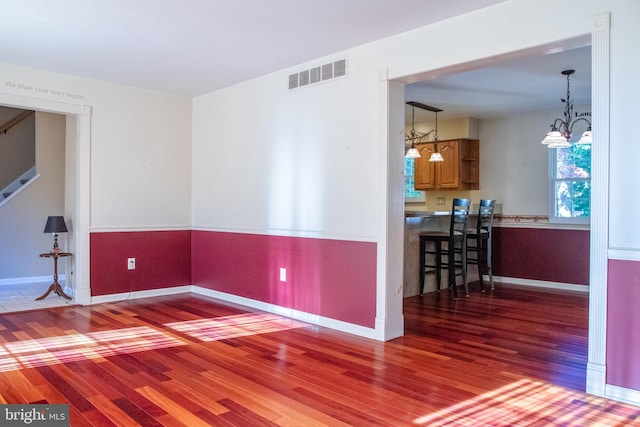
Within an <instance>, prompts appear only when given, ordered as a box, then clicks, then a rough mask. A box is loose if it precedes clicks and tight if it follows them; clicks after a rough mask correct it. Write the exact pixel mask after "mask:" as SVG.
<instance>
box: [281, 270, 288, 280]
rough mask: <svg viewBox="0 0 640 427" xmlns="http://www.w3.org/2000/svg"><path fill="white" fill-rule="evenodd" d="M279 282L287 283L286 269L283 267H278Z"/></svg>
mask: <svg viewBox="0 0 640 427" xmlns="http://www.w3.org/2000/svg"><path fill="white" fill-rule="evenodd" d="M280 281H281V282H286V281H287V269H286V268H284V267H280Z"/></svg>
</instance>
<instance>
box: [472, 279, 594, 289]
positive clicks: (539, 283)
mask: <svg viewBox="0 0 640 427" xmlns="http://www.w3.org/2000/svg"><path fill="white" fill-rule="evenodd" d="M483 277H485V278H486V281H488V280H489V277H488V276H483ZM493 281H494V282H496V283H511V284H513V285H522V286H535V287H538V288H549V289H558V290H564V291H577V292H589V286H588V285H579V284H573V283H561V282H546V281H544V280H533V279H519V278H517V277H502V276H493Z"/></svg>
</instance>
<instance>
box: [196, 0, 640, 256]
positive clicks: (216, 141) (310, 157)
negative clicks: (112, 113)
mask: <svg viewBox="0 0 640 427" xmlns="http://www.w3.org/2000/svg"><path fill="white" fill-rule="evenodd" d="M550 11H553V12H552V13H550ZM609 12H610V13H611V43H612V49H611V54H612V60H611V82H612V84H611V100H612V105H611V117H612V122H611V129H612V131H611V145H612V164H615V163H617V164H620V165H621V166H623V170H619V169H618V168H612V172H611V173H612V183H617V184H618V186H617V187H616V186H612V187H616V188H612V192H611V200H612V208H611V219H612V224H613V226H612V227H611V243H612V244H615V245H623V246H634V245H635V246H639V245H640V235H634V234H633V233H628V231H625V230H624V229H621V227H620V226H618V225H616V224H618V223H623V222H614V220H616V219H617V220H619V221H621V220H622V219H624V220H625V221H628V218H627V215H626V214H625V212H628V210H627V207H628V203H629V202H627V200H626V196H625V199H624V200H623V197H622V195H623V194H624V193H622V192H620V190H619V189H621V188H623V187H624V186H623V183H624V184H627V185H628V183H630V182H637V181H638V180H639V179H638V178H640V177H639V176H638V175H639V174H640V173H639V172H638V169H637V168H634V167H633V166H632V164H631V163H632V162H633V161H634V160H632V159H637V158H638V156H637V154H640V153H638V152H637V151H640V146H639V145H638V144H629V143H628V142H627V141H629V140H628V135H622V131H621V129H624V127H623V126H620V125H619V124H620V123H633V120H634V117H633V113H632V112H633V111H634V107H635V102H636V100H637V99H638V95H639V94H638V83H636V81H637V80H636V78H637V75H638V71H640V69H639V68H640V59H639V57H638V55H635V54H633V52H635V50H636V49H635V46H634V43H635V41H637V40H640V29H638V27H637V25H636V23H635V22H634V20H635V19H637V17H638V16H640V13H639V12H640V2H638V1H637V0H616V1H605V0H585V1H582V2H580V7H576V3H575V2H574V1H570V0H535V1H534V0H513V1H509V2H505V3H501V4H498V5H495V6H492V7H489V8H486V9H482V10H480V11H477V12H474V13H471V14H468V15H463V16H459V17H456V18H453V19H450V20H446V21H442V22H439V23H436V24H433V25H430V26H426V27H422V28H419V29H416V30H413V31H410V32H407V33H403V34H401V35H397V36H394V37H390V38H387V39H384V40H380V41H378V42H374V43H369V44H366V45H363V46H360V47H358V48H354V49H351V50H348V51H346V52H341V53H336V55H334V56H331V57H327V58H320V59H318V60H317V61H313V62H310V63H307V64H301V65H300V67H296V68H292V69H287V70H282V71H280V72H276V73H273V74H270V75H267V76H264V77H261V78H258V79H254V80H251V81H248V82H245V83H242V84H239V85H236V86H234V87H230V88H227V89H225V90H221V91H217V92H213V93H210V94H208V95H205V96H202V97H199V98H196V99H195V100H194V104H193V108H194V126H193V225H194V226H195V227H205V228H207V227H208V228H214V229H229V230H238V231H249V232H266V233H271V232H274V233H285V234H293V235H306V234H309V233H311V234H314V235H319V236H327V237H331V236H343V237H347V238H353V239H356V240H358V239H363V240H368V239H372V238H373V239H380V238H381V236H383V233H385V230H384V229H383V228H381V227H380V226H379V224H380V222H378V221H377V220H376V216H377V215H379V212H380V210H379V204H378V201H379V200H380V198H381V197H384V195H385V191H386V189H385V187H384V183H385V182H386V178H385V174H386V172H385V170H383V169H382V168H381V167H380V165H384V164H385V162H386V160H385V159H386V155H387V154H386V152H387V148H386V147H387V140H386V135H382V134H381V133H380V131H379V129H380V124H381V123H384V121H385V120H386V118H385V117H379V111H384V109H383V108H380V104H381V103H386V98H384V97H379V96H378V93H379V92H378V90H379V79H380V78H383V77H384V75H385V72H388V75H389V77H390V78H392V79H403V80H404V81H406V82H410V81H412V77H411V76H414V75H418V74H420V73H425V72H429V71H432V70H438V69H445V68H446V69H464V68H465V67H468V65H465V64H469V63H472V62H476V61H483V60H486V59H487V58H491V57H494V56H497V55H506V54H510V53H513V52H516V51H520V50H524V49H531V48H535V47H537V46H542V45H545V44H549V43H556V42H558V41H560V40H564V39H566V38H567V37H570V36H571V35H572V34H575V31H573V30H572V28H574V27H576V26H578V27H577V28H582V27H584V25H585V24H584V23H585V22H590V21H591V20H592V18H593V17H595V16H598V15H602V14H606V13H609ZM594 28H595V27H594ZM344 57H346V58H347V59H348V68H349V71H348V77H347V78H344V79H341V80H335V81H330V82H328V83H325V84H320V85H317V86H311V87H306V88H303V89H297V90H293V91H289V90H288V89H287V77H288V75H289V74H290V73H292V72H296V71H300V70H303V69H307V68H311V67H313V66H318V65H322V64H323V63H326V62H330V61H332V60H335V59H340V58H344ZM413 81H415V80H413ZM616 124H618V126H616ZM548 125H549V123H545V124H544V126H543V127H542V129H541V132H543V133H544V131H545V130H547V129H548ZM594 132H597V129H594ZM391 138H392V139H393V138H397V139H396V140H395V141H392V144H402V135H401V134H398V135H391ZM630 145H631V146H632V148H631V151H629V150H627V149H626V148H624V149H623V148H622V147H628V146H630ZM536 149H537V147H536ZM536 153H538V154H541V155H543V156H544V155H546V154H543V153H544V150H542V151H541V152H539V151H537V152H536ZM633 154H635V155H633ZM379 161H380V162H379ZM396 167H397V169H396ZM391 168H392V170H391V172H390V173H391V174H395V173H401V169H402V168H401V165H391ZM523 190H524V191H526V190H527V188H523ZM541 194H542V193H541ZM545 194H546V192H545ZM620 203H621V204H624V205H625V207H624V208H618V206H621V205H619V204H620ZM631 205H632V206H631V207H632V208H633V209H632V210H638V209H640V206H636V205H640V201H636V200H633V201H631ZM519 209H520V208H515V207H514V210H513V212H518V210H519ZM538 209H539V208H538V207H536V208H535V212H537V211H538ZM523 210H527V211H529V212H527V213H530V212H531V213H533V211H532V209H530V207H526V208H523ZM543 210H544V211H545V212H544V213H546V204H545V209H543ZM541 213H542V212H541ZM633 228H634V229H636V230H640V227H633ZM638 233H640V231H638Z"/></svg>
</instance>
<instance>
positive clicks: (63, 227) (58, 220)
mask: <svg viewBox="0 0 640 427" xmlns="http://www.w3.org/2000/svg"><path fill="white" fill-rule="evenodd" d="M44 232H45V233H66V232H67V224H65V223H64V217H62V216H50V217H49V218H47V224H46V225H45V226H44Z"/></svg>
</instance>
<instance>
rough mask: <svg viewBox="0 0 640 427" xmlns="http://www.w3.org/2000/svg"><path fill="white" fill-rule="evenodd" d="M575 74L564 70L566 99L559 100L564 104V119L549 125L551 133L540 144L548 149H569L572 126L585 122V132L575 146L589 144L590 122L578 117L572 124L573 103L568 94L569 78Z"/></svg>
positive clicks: (556, 120) (573, 71)
mask: <svg viewBox="0 0 640 427" xmlns="http://www.w3.org/2000/svg"><path fill="white" fill-rule="evenodd" d="M573 73H575V70H564V71H563V72H562V74H563V75H565V76H567V97H566V99H565V98H560V100H561V101H562V102H563V103H564V119H560V118H557V119H555V120H554V121H553V123H552V124H551V131H550V132H549V133H547V136H546V137H545V138H544V139H543V140H542V143H543V144H545V145H547V147H549V148H567V147H570V146H571V144H570V143H569V138H570V137H571V133H572V132H573V126H574V125H575V124H576V123H578V122H580V121H585V122H587V130H586V131H585V132H584V133H583V134H582V137H581V138H580V140H579V141H578V142H577V144H591V122H590V121H589V120H587V119H586V118H584V117H579V118H577V119H576V120H574V121H573V122H572V121H571V118H572V116H573V101H572V100H571V93H570V92H569V76H571V74H573Z"/></svg>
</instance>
